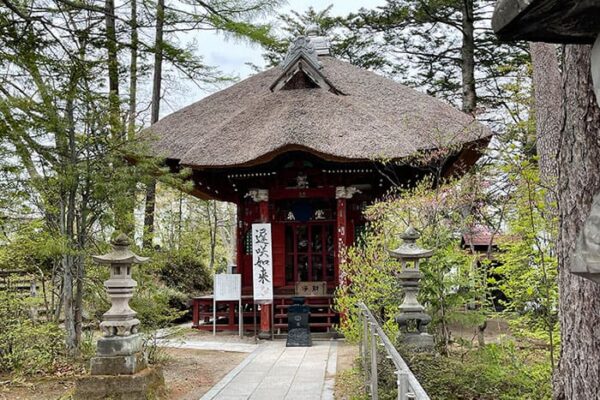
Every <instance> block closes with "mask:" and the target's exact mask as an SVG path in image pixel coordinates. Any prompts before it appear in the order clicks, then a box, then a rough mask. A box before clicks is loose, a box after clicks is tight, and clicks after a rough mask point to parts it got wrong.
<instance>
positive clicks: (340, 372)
mask: <svg viewBox="0 0 600 400" xmlns="http://www.w3.org/2000/svg"><path fill="white" fill-rule="evenodd" d="M337 356H338V359H337V371H336V378H335V398H336V400H348V399H358V398H360V393H361V392H362V385H363V383H362V380H361V379H362V376H360V373H359V372H358V369H356V368H355V367H356V360H357V358H358V346H357V345H354V344H348V343H346V342H339V343H338V350H337Z"/></svg>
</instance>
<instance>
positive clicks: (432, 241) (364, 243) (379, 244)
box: [337, 179, 487, 351]
mask: <svg viewBox="0 0 600 400" xmlns="http://www.w3.org/2000/svg"><path fill="white" fill-rule="evenodd" d="M473 201H475V200H474V196H473V194H472V193H471V191H470V190H469V181H468V180H467V179H465V180H464V181H462V182H461V183H454V184H453V185H444V186H436V185H434V184H433V182H432V181H430V180H424V181H423V182H422V183H421V184H419V185H417V186H416V187H415V188H413V189H404V190H402V189H400V190H398V192H397V193H395V194H394V195H391V196H389V197H388V198H387V199H386V200H385V201H382V202H379V203H376V204H374V205H372V206H371V207H370V208H369V209H368V210H367V211H366V215H367V218H368V219H369V221H370V223H369V226H368V229H367V230H366V233H365V235H364V237H363V240H361V241H360V244H359V245H356V246H354V247H351V248H350V249H348V255H347V258H346V262H345V263H344V264H343V265H342V266H341V267H340V270H341V271H342V273H343V274H344V276H345V277H346V278H347V279H348V281H349V282H351V283H350V285H348V286H345V287H341V288H340V289H339V290H338V293H337V304H338V307H339V309H343V310H351V311H350V312H349V318H348V319H347V324H346V325H345V326H342V329H343V331H344V334H346V335H347V336H348V337H349V338H351V339H355V338H356V337H357V335H358V326H357V324H356V322H357V320H356V316H355V315H354V311H352V309H353V308H352V305H353V304H356V303H357V302H358V301H362V302H364V303H365V304H366V305H367V306H368V307H369V308H370V309H371V310H372V311H373V312H374V313H375V314H377V315H378V316H379V317H380V319H381V321H382V323H383V325H384V327H387V329H388V332H389V334H390V337H395V329H397V328H396V325H395V323H394V322H393V317H394V315H395V314H396V313H397V309H398V306H399V304H400V301H401V298H402V297H401V293H400V289H399V287H398V279H397V276H396V274H397V272H398V271H400V266H399V264H398V262H397V261H396V260H394V259H391V258H390V257H389V256H388V251H387V250H388V249H393V248H395V247H397V246H398V245H399V240H398V239H397V238H398V237H399V235H400V233H402V232H403V231H404V230H405V229H406V227H407V226H408V225H412V226H413V227H415V228H416V229H417V230H419V231H420V233H421V235H422V236H421V239H420V245H421V246H423V247H425V248H431V249H434V250H435V251H434V255H433V256H432V257H431V258H430V259H429V260H426V261H425V262H423V263H421V270H422V272H423V274H424V278H423V279H422V281H421V291H420V294H419V298H420V301H421V302H422V304H424V305H425V306H426V307H427V309H428V313H429V314H430V315H431V316H432V317H433V321H432V329H433V333H435V334H436V337H437V339H438V343H439V344H440V347H441V348H442V350H444V351H445V349H446V347H447V346H448V345H449V343H450V340H451V332H450V330H449V324H450V323H452V322H456V321H458V320H462V321H463V322H469V323H470V324H474V323H479V322H481V321H482V320H483V318H484V314H485V310H486V306H487V303H486V302H485V298H486V292H487V285H486V284H485V278H484V276H483V275H484V271H482V270H479V269H477V268H474V267H473V264H474V259H473V257H472V256H470V255H469V254H468V253H467V252H466V251H464V250H463V249H461V248H460V232H462V231H463V230H464V229H466V227H467V226H468V224H469V222H470V220H469V219H465V218H464V217H463V215H462V213H461V212H462V210H464V208H465V207H467V206H469V205H470V204H471V203H472V202H473ZM467 303H469V304H471V305H475V306H476V307H475V308H476V309H477V310H476V311H473V312H471V313H469V314H465V313H462V312H460V311H461V310H462V308H464V306H465V305H466V304H467ZM465 315H468V317H465ZM467 318H468V319H469V321H465V320H466V319H467Z"/></svg>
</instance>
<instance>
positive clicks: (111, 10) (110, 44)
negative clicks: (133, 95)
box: [104, 0, 121, 138]
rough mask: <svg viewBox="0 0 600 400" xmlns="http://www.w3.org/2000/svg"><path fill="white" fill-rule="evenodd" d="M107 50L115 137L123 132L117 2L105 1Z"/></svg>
mask: <svg viewBox="0 0 600 400" xmlns="http://www.w3.org/2000/svg"><path fill="white" fill-rule="evenodd" d="M104 7H105V10H106V16H105V23H106V50H107V53H108V58H107V61H108V104H109V108H110V110H109V115H110V129H111V134H112V135H113V137H115V138H116V137H119V136H120V134H121V128H120V126H121V117H120V112H119V111H120V105H119V60H118V59H117V31H116V23H115V2H114V0H106V2H105V6H104Z"/></svg>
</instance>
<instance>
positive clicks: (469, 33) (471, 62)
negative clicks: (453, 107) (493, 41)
mask: <svg viewBox="0 0 600 400" xmlns="http://www.w3.org/2000/svg"><path fill="white" fill-rule="evenodd" d="M474 31H475V25H474V18H473V0H463V9H462V35H463V40H462V47H461V56H462V61H461V62H462V65H461V70H462V109H463V111H464V112H466V113H469V114H472V115H475V111H476V108H477V92H476V90H475V35H474Z"/></svg>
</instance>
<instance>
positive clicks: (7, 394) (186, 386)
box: [0, 349, 248, 400]
mask: <svg viewBox="0 0 600 400" xmlns="http://www.w3.org/2000/svg"><path fill="white" fill-rule="evenodd" d="M164 353H165V354H166V357H165V363H164V365H163V373H164V376H165V383H166V385H167V397H166V398H167V399H168V400H188V399H194V400H197V399H199V398H200V397H202V395H203V394H204V393H206V392H207V391H208V390H209V389H210V388H211V387H212V386H213V385H214V384H215V383H217V382H218V381H219V380H221V378H223V376H225V375H226V374H227V373H228V372H229V371H231V370H232V369H233V368H235V367H236V366H237V365H238V364H239V363H240V362H242V360H243V359H244V358H246V357H247V356H248V354H247V353H232V352H224V351H207V350H189V349H164ZM75 378H76V376H75V375H71V376H63V377H56V376H55V377H44V378H27V379H15V378H11V377H7V376H0V400H30V399H31V400H33V399H35V400H57V399H68V398H69V397H70V393H71V392H72V390H73V388H74V381H75Z"/></svg>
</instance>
